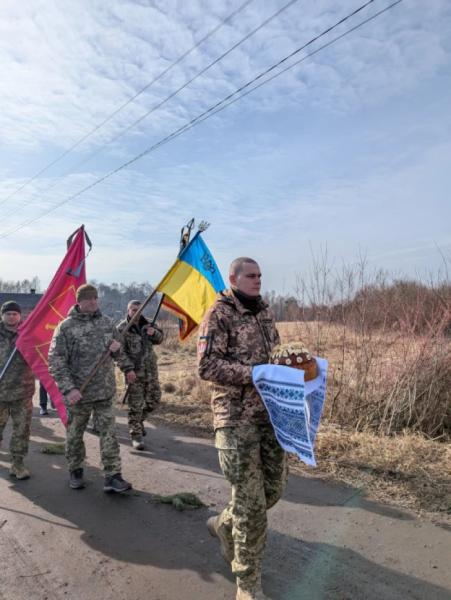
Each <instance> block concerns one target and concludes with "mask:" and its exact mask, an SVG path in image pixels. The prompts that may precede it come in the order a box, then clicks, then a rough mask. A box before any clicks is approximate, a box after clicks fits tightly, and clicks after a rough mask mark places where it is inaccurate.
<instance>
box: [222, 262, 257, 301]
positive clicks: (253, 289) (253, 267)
mask: <svg viewBox="0 0 451 600" xmlns="http://www.w3.org/2000/svg"><path fill="white" fill-rule="evenodd" d="M261 278H262V274H261V272H260V267H259V266H258V265H257V264H255V263H244V264H243V265H242V268H241V271H240V272H239V273H238V275H230V283H231V284H232V285H233V287H235V288H237V290H238V291H239V292H243V294H247V295H248V296H259V295H260V289H261V284H262V282H261Z"/></svg>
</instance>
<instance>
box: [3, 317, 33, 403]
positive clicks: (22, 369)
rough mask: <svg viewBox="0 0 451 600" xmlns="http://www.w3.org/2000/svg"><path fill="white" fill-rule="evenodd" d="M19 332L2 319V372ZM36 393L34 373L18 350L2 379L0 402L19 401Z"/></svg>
mask: <svg viewBox="0 0 451 600" xmlns="http://www.w3.org/2000/svg"><path fill="white" fill-rule="evenodd" d="M16 339H17V332H16V331H10V330H9V329H7V328H6V326H5V324H4V323H3V322H1V321H0V372H1V371H2V369H3V367H4V366H5V365H6V363H7V361H8V358H9V357H10V355H11V352H12V351H13V350H14V348H15V345H16ZM33 394H34V375H33V371H32V370H31V369H30V367H29V366H28V364H27V363H26V362H25V359H24V358H23V357H22V355H21V354H20V352H19V350H17V352H16V354H15V355H14V358H13V359H12V362H11V364H10V366H9V367H8V370H7V371H6V373H5V375H4V376H3V379H2V380H1V381H0V402H17V401H20V400H24V399H27V398H31V397H32V396H33Z"/></svg>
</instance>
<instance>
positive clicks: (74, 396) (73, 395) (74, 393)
mask: <svg viewBox="0 0 451 600" xmlns="http://www.w3.org/2000/svg"><path fill="white" fill-rule="evenodd" d="M66 398H67V401H68V403H69V404H70V405H73V404H77V402H80V400H81V392H80V390H77V389H76V388H74V389H73V390H71V391H70V392H69V393H68V394H67V396H66Z"/></svg>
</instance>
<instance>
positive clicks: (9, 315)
mask: <svg viewBox="0 0 451 600" xmlns="http://www.w3.org/2000/svg"><path fill="white" fill-rule="evenodd" d="M2 321H3V323H4V324H5V325H6V327H13V328H14V327H17V325H19V323H20V312H17V311H15V310H7V311H6V312H5V313H3V314H2Z"/></svg>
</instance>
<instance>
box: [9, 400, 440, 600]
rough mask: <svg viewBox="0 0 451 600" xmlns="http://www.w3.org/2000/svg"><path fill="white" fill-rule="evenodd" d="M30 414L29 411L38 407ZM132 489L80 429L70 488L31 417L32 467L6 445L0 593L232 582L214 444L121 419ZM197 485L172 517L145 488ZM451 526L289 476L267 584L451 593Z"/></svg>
mask: <svg viewBox="0 0 451 600" xmlns="http://www.w3.org/2000/svg"><path fill="white" fill-rule="evenodd" d="M35 410H36V409H35ZM118 430H119V437H120V442H121V451H122V457H123V463H124V466H123V472H124V476H125V477H126V478H127V479H129V480H130V481H131V482H132V483H133V485H134V491H133V493H131V494H130V495H129V496H128V497H123V496H119V497H118V496H110V495H107V494H104V493H103V492H102V481H103V478H102V473H101V471H100V470H99V466H98V465H99V452H98V439H97V438H96V437H95V436H94V435H92V434H88V435H87V436H86V437H87V448H88V456H89V461H88V467H87V479H88V486H87V488H86V489H85V490H81V491H73V490H70V489H69V487H68V485H67V471H66V464H65V459H64V456H55V455H46V454H43V453H42V448H43V447H44V446H45V445H46V444H48V443H50V442H62V441H63V439H64V432H63V428H62V426H61V424H60V423H59V421H58V420H57V419H54V418H43V419H40V418H39V417H37V416H35V417H34V418H33V425H32V431H33V436H32V444H31V450H30V455H29V459H28V465H29V466H30V468H31V470H32V472H33V477H32V479H30V480H28V481H23V482H15V481H13V480H10V479H9V477H8V467H9V463H8V454H7V452H5V450H4V448H5V446H6V445H7V444H5V441H6V442H7V441H8V438H9V430H7V432H6V436H5V437H6V440H4V442H3V449H2V451H1V452H0V598H1V599H2V600H46V599H47V600H54V599H55V600H60V599H63V598H75V599H77V600H78V599H83V600H94V599H95V600H103V599H105V600H106V599H109V600H122V599H124V600H125V599H127V600H144V599H146V600H178V599H186V600H191V599H192V600H207V599H208V600H212V599H213V600H215V599H224V600H225V599H227V600H228V599H230V600H232V599H233V598H234V591H235V588H234V583H233V580H232V578H231V576H230V573H229V570H228V567H227V565H226V564H225V563H224V562H223V561H222V559H221V557H220V555H219V553H218V547H217V544H216V542H215V540H214V539H212V538H211V537H210V536H209V535H208V533H207V531H206V528H205V521H206V519H207V518H208V517H209V516H210V515H211V514H214V513H215V512H216V511H217V510H218V509H219V508H220V507H221V506H222V505H223V504H225V502H226V500H227V497H228V488H227V484H226V482H225V481H224V479H223V477H222V475H221V474H220V471H219V467H218V462H217V457H216V452H215V449H214V448H213V446H212V444H211V442H210V441H209V440H206V439H198V438H193V437H191V436H190V435H188V434H187V433H186V432H184V431H183V430H176V429H172V428H168V427H164V426H161V425H158V427H157V428H155V427H153V428H151V429H150V431H149V435H148V437H147V438H146V439H147V440H149V442H150V443H149V451H146V452H144V453H139V452H135V451H132V449H131V448H130V444H129V441H128V437H127V435H126V424H125V418H124V413H120V414H119V415H118ZM180 491H190V492H194V493H196V494H197V495H198V496H199V497H200V498H201V499H202V500H203V502H204V503H205V504H206V505H207V506H206V508H203V509H199V510H193V511H189V512H188V511H187V512H177V511H176V510H174V509H173V508H172V507H171V506H168V505H162V504H158V503H155V502H154V501H153V496H152V495H153V494H172V493H176V492H180ZM450 557H451V531H449V530H447V529H446V528H445V527H439V526H437V525H434V524H432V523H430V522H428V521H422V520H419V519H417V518H415V517H413V516H412V515H410V514H408V513H404V512H401V511H400V510H396V509H393V508H390V507H387V506H383V505H379V504H376V503H372V502H370V501H368V500H366V499H365V498H363V497H362V495H361V493H360V492H359V491H358V490H356V489H353V488H349V487H344V486H332V485H330V484H327V483H325V482H323V481H320V480H316V479H314V478H304V477H300V476H298V475H291V476H290V481H289V485H288V488H287V492H286V494H285V496H284V499H283V501H281V502H280V503H279V504H278V505H277V506H276V507H275V508H274V509H273V510H272V511H271V513H270V516H269V539H268V546H267V553H266V562H265V575H264V587H265V590H266V592H267V594H268V595H269V597H270V598H273V599H277V600H279V599H280V600H298V599H299V600H301V599H306V600H316V599H318V600H319V599H327V600H332V599H333V600H358V599H366V600H373V599H374V600H376V599H377V600H381V599H383V600H407V599H409V600H410V599H422V600H434V599H441V600H445V599H447V600H449V599H450V598H451V569H450V564H451V563H450V560H451V559H450Z"/></svg>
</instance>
